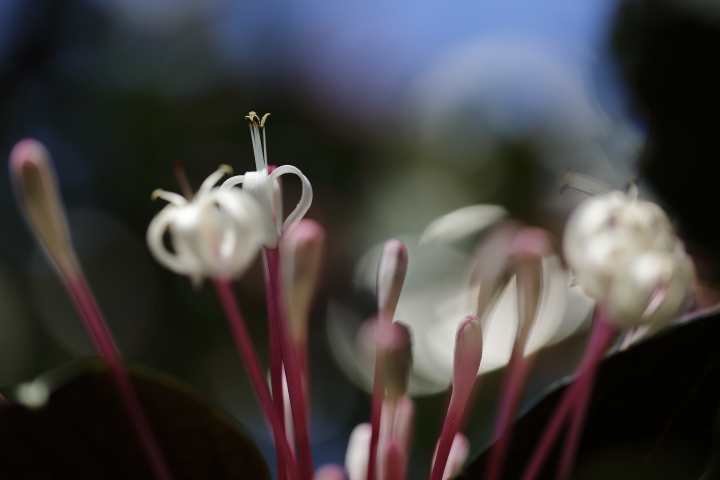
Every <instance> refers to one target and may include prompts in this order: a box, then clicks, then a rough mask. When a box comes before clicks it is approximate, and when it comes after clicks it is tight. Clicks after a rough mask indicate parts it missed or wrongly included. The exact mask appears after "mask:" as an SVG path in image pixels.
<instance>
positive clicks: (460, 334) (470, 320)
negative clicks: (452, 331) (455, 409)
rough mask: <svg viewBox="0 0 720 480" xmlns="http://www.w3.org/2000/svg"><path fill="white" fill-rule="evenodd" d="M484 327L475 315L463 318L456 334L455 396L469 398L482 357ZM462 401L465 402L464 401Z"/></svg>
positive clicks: (454, 362) (454, 363)
mask: <svg viewBox="0 0 720 480" xmlns="http://www.w3.org/2000/svg"><path fill="white" fill-rule="evenodd" d="M482 347H483V342H482V327H481V326H480V320H478V318H477V317H475V316H473V315H468V316H467V317H465V318H463V319H462V320H461V321H460V323H459V324H458V328H457V333H456V335H455V356H454V361H453V396H456V395H457V397H458V399H467V397H468V396H469V395H470V390H472V387H473V384H474V383H475V377H477V373H478V370H479V369H480V360H481V359H482ZM461 403H464V401H462V402H461Z"/></svg>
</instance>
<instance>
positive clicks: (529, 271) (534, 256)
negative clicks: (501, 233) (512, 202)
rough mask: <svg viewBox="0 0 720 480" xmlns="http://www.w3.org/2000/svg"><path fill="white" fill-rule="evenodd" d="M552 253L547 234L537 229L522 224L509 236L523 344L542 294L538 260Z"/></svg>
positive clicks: (520, 336)
mask: <svg viewBox="0 0 720 480" xmlns="http://www.w3.org/2000/svg"><path fill="white" fill-rule="evenodd" d="M551 253H552V240H551V238H550V234H549V233H548V232H546V231H545V230H543V229H541V228H535V227H523V228H521V229H520V230H518V232H517V234H516V235H515V238H514V239H513V246H512V253H511V257H512V258H513V259H514V260H515V266H514V270H515V278H516V285H517V291H518V295H517V306H518V321H519V322H520V323H519V328H518V329H517V334H516V335H517V337H516V338H517V339H519V340H520V341H522V342H523V343H524V342H525V340H526V339H527V336H528V335H529V333H530V328H531V327H532V324H533V321H534V319H535V316H536V315H537V311H538V307H539V304H540V296H541V294H542V287H541V284H542V275H543V273H542V260H543V257H545V256H547V255H550V254H551Z"/></svg>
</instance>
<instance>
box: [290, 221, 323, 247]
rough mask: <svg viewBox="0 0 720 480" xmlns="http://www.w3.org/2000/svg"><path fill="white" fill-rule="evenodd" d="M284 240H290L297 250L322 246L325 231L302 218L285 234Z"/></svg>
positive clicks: (316, 224) (314, 222)
mask: <svg viewBox="0 0 720 480" xmlns="http://www.w3.org/2000/svg"><path fill="white" fill-rule="evenodd" d="M285 240H286V241H288V240H292V241H293V242H295V243H297V245H298V247H299V248H303V247H307V246H315V245H322V244H323V243H324V241H325V229H323V227H322V226H320V224H319V223H318V222H316V221H315V220H310V219H309V218H304V219H302V220H300V221H299V222H298V224H297V225H295V227H293V228H292V230H290V231H288V232H287V233H286V234H285Z"/></svg>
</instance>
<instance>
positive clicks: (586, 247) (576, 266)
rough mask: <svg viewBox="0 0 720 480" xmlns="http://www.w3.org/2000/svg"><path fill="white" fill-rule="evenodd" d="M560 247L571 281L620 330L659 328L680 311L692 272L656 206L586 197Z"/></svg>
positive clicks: (617, 197)
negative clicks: (604, 309)
mask: <svg viewBox="0 0 720 480" xmlns="http://www.w3.org/2000/svg"><path fill="white" fill-rule="evenodd" d="M563 249H564V253H565V257H566V259H567V261H568V264H569V265H570V267H571V268H572V270H573V272H574V274H575V277H576V282H577V283H578V284H579V285H580V287H581V288H582V289H583V291H584V292H585V293H587V294H588V295H589V296H591V297H593V298H595V299H597V300H598V301H601V302H603V303H604V304H605V306H606V307H607V309H608V311H609V313H610V316H611V320H612V321H613V322H614V323H616V324H617V325H619V326H621V327H623V328H631V327H636V326H639V325H642V324H655V325H662V324H664V323H667V322H670V321H672V320H674V319H676V318H677V317H678V316H679V315H680V313H681V312H682V309H683V307H684V306H685V304H686V302H687V299H688V297H689V296H690V294H691V288H692V284H693V278H694V268H693V265H692V262H691V261H690V259H689V257H688V256H687V254H686V253H685V250H684V248H683V245H682V242H681V241H680V240H679V239H678V238H677V237H676V236H675V234H674V233H673V229H672V226H671V224H670V220H669V219H668V217H667V215H666V214H665V212H663V210H662V209H661V208H660V207H659V206H658V205H656V204H654V203H651V202H647V201H643V200H639V199H637V191H636V189H634V188H633V189H632V190H631V191H630V192H629V193H628V194H625V193H622V192H619V191H613V192H609V193H606V194H602V195H597V196H594V197H591V198H588V199H587V200H585V201H584V202H583V203H581V204H580V205H579V206H578V207H577V208H576V209H575V211H574V212H573V213H572V215H571V216H570V218H569V219H568V222H567V225H566V227H565V233H564V238H563Z"/></svg>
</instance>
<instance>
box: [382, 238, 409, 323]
mask: <svg viewBox="0 0 720 480" xmlns="http://www.w3.org/2000/svg"><path fill="white" fill-rule="evenodd" d="M407 266H408V250H407V246H406V245H405V243H403V242H402V241H400V240H396V239H392V240H388V241H387V242H385V247H384V248H383V252H382V256H381V257H380V265H379V267H378V277H377V278H378V280H377V293H378V310H379V311H380V312H381V313H385V314H389V315H392V314H394V313H395V308H396V307H397V304H398V301H399V300H400V292H401V291H402V286H403V283H404V282H405V273H406V272H407Z"/></svg>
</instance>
